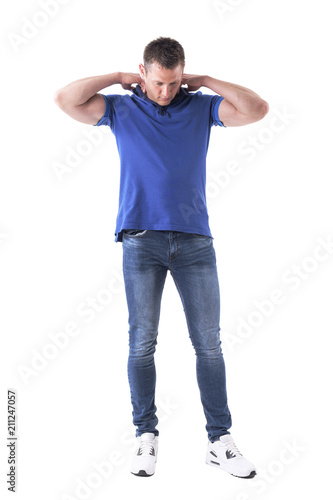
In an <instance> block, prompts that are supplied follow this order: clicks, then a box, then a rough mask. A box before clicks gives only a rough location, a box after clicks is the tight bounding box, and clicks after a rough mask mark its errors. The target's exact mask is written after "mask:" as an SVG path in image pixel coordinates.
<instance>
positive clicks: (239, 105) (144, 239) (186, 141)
mask: <svg viewBox="0 0 333 500" xmlns="http://www.w3.org/2000/svg"><path fill="white" fill-rule="evenodd" d="M184 66H185V55H184V50H183V47H182V46H181V45H180V44H179V43H178V42H177V41H176V40H173V39H170V38H163V37H161V38H158V39H156V40H153V41H152V42H151V43H149V44H148V45H147V46H146V48H145V50H144V57H143V64H140V65H139V73H138V74H136V73H112V74H108V75H103V76H95V77H91V78H85V79H82V80H78V81H75V82H73V83H71V84H69V85H67V86H66V87H64V88H63V89H60V90H59V91H58V92H57V93H56V95H55V101H56V103H57V104H58V105H59V106H60V108H61V109H62V110H63V111H65V112H66V113H67V114H68V115H69V116H71V117H72V118H74V119H76V120H78V121H80V122H83V123H87V124H91V125H97V126H100V125H108V126H110V128H111V130H112V132H113V133H114V135H115V138H116V141H117V146H118V151H119V156H120V164H121V176H120V193H119V211H118V216H117V222H116V230H115V240H116V241H119V242H122V246H123V273H124V281H125V290H126V298H127V304H128V311H129V358H128V378H129V384H130V393H131V402H132V406H133V423H134V425H135V426H136V427H137V429H136V436H137V438H138V441H139V443H138V449H137V452H136V454H135V456H134V458H133V461H132V465H131V472H132V473H133V474H135V475H138V476H151V475H153V474H154V472H155V465H156V459H157V449H158V436H159V431H158V430H157V429H156V425H157V422H158V419H157V416H156V406H155V382H156V372H155V364H154V352H155V347H156V343H157V341H156V339H157V331H158V323H159V314H160V304H161V297H162V291H163V287H164V283H165V279H166V275H167V272H168V271H170V273H171V275H172V277H173V279H174V281H175V284H176V287H177V289H178V292H179V294H180V297H181V300H182V303H183V306H184V311H185V314H186V319H187V324H188V330H189V335H190V338H191V341H192V344H193V347H194V349H195V354H196V362H197V365H196V366H197V368H196V369H197V382H198V386H199V390H200V397H201V402H202V405H203V410H204V413H205V417H206V420H207V425H206V430H207V433H208V448H207V456H206V462H207V463H208V464H209V465H212V466H216V467H219V468H221V469H223V470H225V471H227V472H229V473H230V474H232V475H234V476H238V477H246V478H252V477H254V475H255V474H256V471H255V467H254V465H252V464H251V463H250V462H248V461H247V460H246V459H245V458H244V457H243V456H242V455H241V454H240V452H239V451H238V449H237V447H236V445H235V443H234V441H233V439H232V437H231V435H230V432H229V429H230V427H231V415H230V411H229V408H228V403H227V393H226V381H225V366H224V359H223V354H222V350H221V341H220V333H219V332H220V326H219V316H220V297H219V284H218V276H217V269H216V260H215V250H214V248H213V239H212V235H211V232H210V228H209V224H208V214H207V206H206V196H205V181H206V154H207V148H208V143H209V137H210V130H211V127H212V125H216V126H220V127H233V126H239V125H246V124H249V123H253V122H255V121H258V120H260V119H262V118H263V117H264V116H265V115H266V113H267V112H268V104H267V103H266V102H265V101H264V100H262V99H261V98H260V97H259V96H258V95H257V94H255V93H254V92H252V91H251V90H249V89H247V88H244V87H241V86H239V85H235V84H232V83H227V82H224V81H220V80H217V79H214V78H212V77H210V76H199V75H189V74H184ZM115 84H120V85H122V87H123V89H125V90H128V91H130V92H131V94H125V95H104V94H101V93H98V92H99V91H101V90H102V89H105V88H106V87H109V86H111V85H115ZM133 85H135V86H134V87H133ZM201 87H207V88H209V89H211V90H212V91H213V92H214V95H211V94H210V95H208V94H206V95H205V94H203V93H202V92H200V91H198V89H200V88H201Z"/></svg>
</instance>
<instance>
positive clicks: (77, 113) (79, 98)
mask: <svg viewBox="0 0 333 500" xmlns="http://www.w3.org/2000/svg"><path fill="white" fill-rule="evenodd" d="M135 83H139V84H141V83H142V80H141V77H140V75H139V74H136V73H120V72H118V73H111V74H109V75H102V76H92V77H88V78H82V79H81V80H76V81H75V82H72V83H70V84H69V85H66V87H63V88H62V89H60V90H57V92H56V93H55V95H54V100H55V102H56V104H57V105H58V106H59V108H60V109H62V110H63V111H64V112H65V113H67V114H68V115H69V116H71V117H72V118H74V120H77V121H79V122H82V123H87V124H89V125H96V123H98V122H99V120H100V119H101V118H102V116H103V115H104V112H105V102H104V99H103V97H102V95H101V94H98V92H99V91H100V90H102V89H105V88H106V87H110V86H111V85H115V84H120V85H122V87H123V88H124V89H126V90H130V89H131V86H132V84H135Z"/></svg>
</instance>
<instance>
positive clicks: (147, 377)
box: [123, 231, 167, 437]
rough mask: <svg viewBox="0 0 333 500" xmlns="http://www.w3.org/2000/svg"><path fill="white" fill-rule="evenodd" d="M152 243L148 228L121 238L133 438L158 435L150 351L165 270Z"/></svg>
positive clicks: (156, 323) (154, 377)
mask: <svg viewBox="0 0 333 500" xmlns="http://www.w3.org/2000/svg"><path fill="white" fill-rule="evenodd" d="M131 233H132V234H131ZM152 244H154V238H153V237H152V233H151V232H149V231H141V232H134V231H131V232H127V234H124V237H123V273H124V281H125V290H126V298H127V305H128V312H129V357H128V379H129V384H130V392H131V401H132V406H133V423H134V425H135V426H136V428H137V429H136V436H137V437H138V436H141V435H142V434H144V433H153V434H155V436H158V434H159V432H158V431H157V430H156V425H157V422H158V419H157V416H156V406H155V384H156V370H155V362H154V353H155V347H156V344H157V333H158V323H159V317H160V305H161V297H162V292H163V288H164V283H165V278H166V274H167V269H166V268H164V267H163V266H162V265H160V264H159V263H158V261H157V260H156V259H154V257H153V252H152V248H151V247H152Z"/></svg>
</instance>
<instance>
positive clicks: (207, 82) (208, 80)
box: [202, 75, 212, 89]
mask: <svg viewBox="0 0 333 500" xmlns="http://www.w3.org/2000/svg"><path fill="white" fill-rule="evenodd" d="M211 82H212V78H211V77H210V76H208V75H204V76H203V78H202V87H207V88H208V89H210V85H211Z"/></svg>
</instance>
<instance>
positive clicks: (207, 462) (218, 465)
mask: <svg viewBox="0 0 333 500" xmlns="http://www.w3.org/2000/svg"><path fill="white" fill-rule="evenodd" d="M206 464H207V465H210V466H211V467H217V468H218V469H221V470H223V471H224V472H228V474H230V475H231V476H234V477H238V478H240V479H253V478H254V477H255V476H256V475H257V473H256V471H255V470H253V471H251V472H250V474H249V475H248V476H237V475H236V474H232V473H231V472H229V471H228V470H227V469H225V468H224V467H222V466H221V465H220V464H219V463H217V462H216V463H214V462H211V461H207V460H206Z"/></svg>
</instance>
